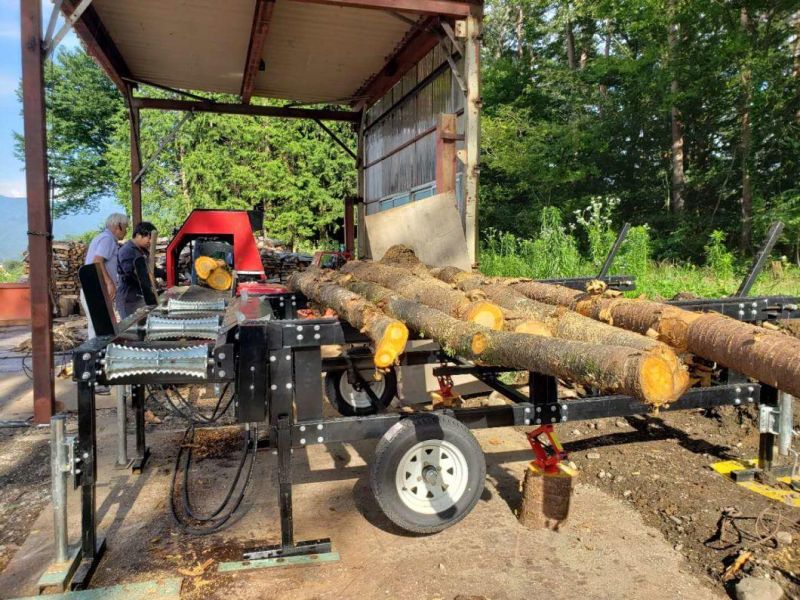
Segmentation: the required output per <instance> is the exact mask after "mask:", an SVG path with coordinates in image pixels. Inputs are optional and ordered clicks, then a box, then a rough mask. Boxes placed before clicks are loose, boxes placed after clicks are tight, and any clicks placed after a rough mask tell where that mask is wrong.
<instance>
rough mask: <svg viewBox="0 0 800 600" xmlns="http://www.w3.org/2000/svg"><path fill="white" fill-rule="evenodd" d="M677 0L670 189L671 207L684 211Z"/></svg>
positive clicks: (672, 31)
mask: <svg viewBox="0 0 800 600" xmlns="http://www.w3.org/2000/svg"><path fill="white" fill-rule="evenodd" d="M675 2H676V0H670V1H669V12H670V16H671V19H670V21H671V22H670V24H669V31H668V35H667V38H668V47H669V63H670V68H671V69H672V73H673V74H672V82H671V83H670V93H671V95H672V108H671V110H670V114H671V120H672V127H671V129H672V188H671V190H670V192H671V194H670V209H671V210H672V212H675V213H681V212H683V210H684V208H685V205H686V201H685V198H684V189H685V187H686V177H685V174H684V155H683V119H682V117H681V112H680V110H679V109H678V106H677V104H676V98H677V96H678V93H679V92H680V85H679V83H678V77H677V74H676V66H675V65H676V63H677V55H678V42H679V37H678V36H679V25H678V24H677V22H676V18H675Z"/></svg>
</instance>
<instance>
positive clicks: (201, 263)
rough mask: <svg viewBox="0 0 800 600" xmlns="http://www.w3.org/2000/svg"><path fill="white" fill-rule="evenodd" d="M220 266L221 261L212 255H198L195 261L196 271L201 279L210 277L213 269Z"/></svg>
mask: <svg viewBox="0 0 800 600" xmlns="http://www.w3.org/2000/svg"><path fill="white" fill-rule="evenodd" d="M218 266H220V265H219V261H217V260H216V259H214V258H211V257H210V256H198V257H197V260H195V261H194V271H195V273H197V276H198V277H199V278H200V279H208V276H209V275H210V274H211V271H213V270H214V269H216V268H217V267H218Z"/></svg>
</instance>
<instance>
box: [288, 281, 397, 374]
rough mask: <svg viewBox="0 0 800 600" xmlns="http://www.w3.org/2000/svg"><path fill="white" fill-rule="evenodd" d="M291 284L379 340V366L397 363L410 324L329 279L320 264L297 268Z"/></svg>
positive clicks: (377, 356)
mask: <svg viewBox="0 0 800 600" xmlns="http://www.w3.org/2000/svg"><path fill="white" fill-rule="evenodd" d="M288 284H289V287H290V288H291V289H293V290H296V291H299V292H302V293H303V294H305V295H306V297H308V298H311V299H312V300H314V301H315V302H318V303H319V304H322V305H324V306H328V307H330V308H332V309H333V310H335V311H336V312H337V313H339V315H341V316H342V317H343V318H344V319H345V320H346V321H347V322H348V323H350V324H351V325H352V326H353V327H356V328H358V329H359V330H361V331H362V332H363V333H365V334H366V335H368V336H369V338H370V339H371V340H372V341H373V342H374V343H375V366H376V367H378V368H380V369H385V368H387V367H389V366H391V365H393V364H394V363H395V361H396V360H397V358H398V357H399V356H400V354H402V352H403V350H404V349H405V347H406V342H407V341H408V328H407V327H406V326H405V325H404V324H403V323H401V322H400V321H397V320H396V319H392V318H390V317H387V316H386V315H385V314H384V313H383V312H382V311H381V310H380V309H379V308H378V307H377V306H375V305H374V304H372V303H371V302H368V301H367V300H365V299H364V298H363V297H361V296H359V295H357V294H355V293H353V292H350V291H348V290H346V289H345V288H343V287H341V286H339V285H336V284H335V283H333V282H331V281H328V280H327V279H326V278H325V275H324V272H323V271H321V270H320V269H317V268H314V267H312V268H309V270H307V271H298V272H295V273H293V274H292V275H291V277H289V281H288Z"/></svg>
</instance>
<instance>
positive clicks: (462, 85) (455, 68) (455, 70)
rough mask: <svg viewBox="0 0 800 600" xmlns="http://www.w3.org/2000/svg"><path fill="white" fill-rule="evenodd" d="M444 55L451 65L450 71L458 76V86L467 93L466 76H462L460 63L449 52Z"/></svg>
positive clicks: (454, 75)
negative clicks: (459, 69)
mask: <svg viewBox="0 0 800 600" xmlns="http://www.w3.org/2000/svg"><path fill="white" fill-rule="evenodd" d="M441 39H442V40H444V37H442V38H441ZM462 56H463V55H462ZM444 57H445V59H447V64H448V65H450V71H452V73H453V77H455V78H456V82H457V83H458V87H460V88H461V91H462V92H463V93H465V94H466V93H467V83H466V82H465V81H464V77H462V75H461V73H459V72H458V65H456V61H454V60H453V57H452V56H451V55H450V53H449V52H448V53H446V54H445V56H444Z"/></svg>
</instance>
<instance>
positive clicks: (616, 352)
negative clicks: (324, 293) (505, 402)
mask: <svg viewBox="0 0 800 600" xmlns="http://www.w3.org/2000/svg"><path fill="white" fill-rule="evenodd" d="M332 278H333V279H334V281H336V282H337V283H338V284H340V285H342V286H343V287H346V288H347V289H349V290H351V291H353V292H355V293H356V294H358V295H360V296H363V297H364V298H366V299H368V300H370V301H371V302H374V303H375V304H376V305H377V306H378V307H379V308H381V309H382V310H383V311H384V312H385V313H386V314H387V315H389V316H391V317H394V318H396V319H398V320H400V321H402V322H404V323H405V324H406V325H408V326H409V327H410V328H411V329H414V330H416V331H417V332H418V333H419V334H420V335H422V336H425V337H430V338H431V339H433V340H434V341H436V342H437V343H439V345H440V346H442V349H443V350H444V351H445V352H446V353H448V354H451V355H458V356H461V357H463V358H467V359H469V360H472V361H475V362H476V363H479V364H483V365H492V366H498V367H508V368H511V369H521V370H526V371H535V372H538V373H543V374H545V375H552V376H555V377H560V378H563V379H569V380H574V381H577V382H578V383H581V384H584V385H589V386H592V387H595V388H598V389H600V390H602V391H604V392H609V393H620V394H626V395H630V396H634V397H635V398H638V399H639V400H641V401H643V402H646V403H648V404H651V405H653V406H660V405H662V404H666V403H669V402H673V401H674V400H676V399H677V398H678V397H679V396H680V395H681V394H682V393H683V391H684V389H685V388H678V389H676V387H675V385H674V378H673V374H672V368H671V366H670V365H669V364H668V363H667V362H666V361H665V360H664V359H662V358H661V357H659V356H655V355H653V354H650V353H646V352H642V351H640V350H635V349H633V348H626V347H623V346H599V345H597V344H589V343H586V342H578V341H572V340H557V339H554V338H550V337H545V336H539V335H531V334H526V333H511V332H506V331H496V330H492V329H489V328H488V327H484V326H482V325H478V324H477V323H473V322H470V321H462V320H460V319H456V318H454V317H451V316H450V315H448V314H445V313H444V312H442V311H439V310H437V309H435V308H431V307H429V306H425V305H423V304H420V303H418V302H415V301H414V300H411V299H409V298H406V297H404V296H402V295H400V294H399V293H397V292H394V291H393V290H390V289H388V288H385V287H383V286H380V285H378V284H376V283H373V282H369V281H361V280H358V279H355V278H354V277H353V276H352V274H344V273H336V274H333V275H332Z"/></svg>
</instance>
